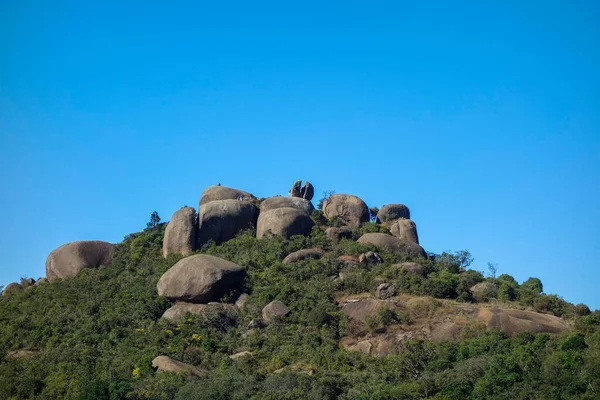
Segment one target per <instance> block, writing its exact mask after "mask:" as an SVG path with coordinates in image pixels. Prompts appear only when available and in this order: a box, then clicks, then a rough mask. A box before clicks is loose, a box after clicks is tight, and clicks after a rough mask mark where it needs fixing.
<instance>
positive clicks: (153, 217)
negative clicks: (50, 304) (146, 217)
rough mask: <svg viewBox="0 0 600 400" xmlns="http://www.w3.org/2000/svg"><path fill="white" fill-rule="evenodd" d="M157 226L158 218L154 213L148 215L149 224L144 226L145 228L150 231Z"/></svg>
mask: <svg viewBox="0 0 600 400" xmlns="http://www.w3.org/2000/svg"><path fill="white" fill-rule="evenodd" d="M158 224H160V217H159V216H158V213H157V212H156V211H152V214H151V215H150V222H148V223H147V224H146V228H148V229H152V228H154V227H155V226H156V225H158Z"/></svg>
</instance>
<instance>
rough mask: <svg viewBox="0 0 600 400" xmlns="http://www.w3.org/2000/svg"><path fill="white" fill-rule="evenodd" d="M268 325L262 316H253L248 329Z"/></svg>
mask: <svg viewBox="0 0 600 400" xmlns="http://www.w3.org/2000/svg"><path fill="white" fill-rule="evenodd" d="M265 326H267V323H266V322H265V320H264V319H262V318H252V320H251V321H250V322H249V323H248V329H261V328H264V327H265Z"/></svg>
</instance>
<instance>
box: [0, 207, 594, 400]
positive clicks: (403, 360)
mask: <svg viewBox="0 0 600 400" xmlns="http://www.w3.org/2000/svg"><path fill="white" fill-rule="evenodd" d="M313 218H314V219H315V220H317V221H318V222H319V224H323V223H335V221H323V219H322V216H321V215H320V213H319V212H318V211H316V212H315V213H314V214H313ZM381 229H382V227H380V226H379V225H377V224H374V223H370V224H367V225H365V226H363V227H362V228H361V232H358V231H357V232H356V234H357V235H358V234H360V233H364V232H369V231H378V230H381ZM163 235H164V224H160V223H158V221H157V219H156V216H153V221H151V223H149V224H148V227H147V228H146V229H145V230H144V231H142V232H139V233H135V234H132V235H129V236H127V237H126V238H125V239H124V241H123V242H122V243H121V244H120V245H119V251H118V253H117V255H116V257H115V259H114V261H113V263H112V264H111V265H110V266H108V267H106V268H101V269H98V270H85V271H84V272H83V273H81V274H80V275H78V276H77V277H76V278H74V279H69V280H64V281H57V282H54V283H52V284H47V285H40V286H34V287H31V288H28V289H27V290H23V291H20V292H17V293H12V294H10V295H8V296H3V297H2V298H0V359H2V360H3V361H2V362H0V398H1V399H26V398H40V399H111V400H113V399H114V400H116V399H179V400H184V399H207V400H208V399H212V400H215V399H274V400H275V399H336V398H341V399H422V398H431V399H437V400H442V399H443V400H451V399H468V398H471V399H598V398H600V312H599V311H595V312H590V310H589V309H588V308H587V307H586V306H584V305H578V306H574V305H572V304H569V303H567V302H565V301H563V300H562V299H561V298H560V297H557V296H554V295H546V294H543V293H542V291H543V287H542V283H541V282H540V281H539V279H536V278H531V279H529V280H527V281H526V282H524V283H523V284H521V285H519V284H518V283H517V282H516V281H515V280H514V279H513V278H512V277H511V276H509V275H506V274H503V275H500V276H499V277H497V278H494V279H495V281H496V283H497V285H498V288H499V291H498V301H501V302H506V303H512V304H513V305H515V306H525V307H530V308H532V309H535V310H537V311H542V312H548V313H553V314H555V315H557V316H561V317H563V318H566V319H568V320H571V321H572V323H573V329H572V331H571V332H569V333H567V334H563V335H559V336H549V335H547V334H539V335H533V334H529V333H523V334H519V335H517V336H516V337H513V338H510V337H508V336H506V335H505V334H504V333H502V332H500V331H486V330H465V331H464V332H463V333H462V335H461V339H460V340H458V341H447V342H441V343H433V342H429V341H422V340H411V341H408V342H407V343H406V344H405V348H404V349H403V351H402V352H401V353H400V354H399V355H395V356H389V357H385V358H378V357H370V356H367V355H365V354H362V353H359V352H350V351H347V350H345V349H344V348H343V347H342V346H341V345H340V339H341V338H342V337H343V336H345V335H347V334H349V333H351V332H350V331H353V332H355V331H356V330H357V329H358V330H359V331H360V330H361V329H363V330H365V331H367V330H369V329H372V326H365V327H362V328H361V327H358V328H357V327H356V326H352V324H351V323H350V321H349V320H348V319H347V317H345V316H344V315H343V314H342V313H341V312H340V311H339V309H338V307H337V305H336V302H335V298H336V297H337V296H338V295H340V294H341V293H362V292H372V291H373V290H374V288H375V287H376V285H377V283H376V282H377V280H376V279H375V278H378V277H385V278H386V279H387V280H388V281H393V282H394V283H395V285H396V286H397V287H398V288H399V290H400V291H401V292H402V293H411V294H415V295H428V296H433V297H437V298H446V299H455V301H457V302H463V301H470V302H472V301H475V299H473V297H472V294H471V293H470V292H469V290H468V289H469V288H470V287H471V286H473V285H474V284H476V283H478V282H481V281H484V280H490V279H492V278H486V277H484V275H483V274H482V273H481V272H477V271H473V270H466V268H467V267H468V266H469V264H470V261H471V258H470V255H469V254H468V252H464V251H463V252H457V253H454V254H449V253H443V254H441V255H437V256H435V257H432V258H431V259H429V260H418V261H419V262H420V263H421V264H422V265H424V267H425V270H426V273H427V274H426V277H420V276H418V275H410V274H407V273H405V271H400V270H398V269H395V268H392V267H391V265H392V264H394V263H396V262H399V261H404V258H403V256H402V255H401V254H395V253H387V252H381V255H382V257H383V259H384V260H385V262H384V263H383V264H379V265H373V266H370V267H365V268H361V269H360V270H358V271H356V272H355V273H353V274H351V275H350V276H349V277H347V278H346V279H344V280H340V279H337V280H336V279H332V277H334V276H336V275H337V274H338V273H339V272H340V270H341V269H342V268H344V267H343V265H342V264H341V263H339V262H337V261H336V257H337V256H339V255H342V254H359V253H361V252H364V251H366V250H369V249H370V248H369V247H368V246H362V245H360V244H358V243H357V242H355V241H352V240H342V241H340V242H338V243H335V244H331V243H328V241H327V240H326V238H325V235H324V232H323V229H322V227H319V226H317V227H315V228H314V230H313V233H312V235H311V236H310V237H307V238H305V237H293V238H292V240H289V241H286V240H283V239H280V238H278V237H271V238H268V239H262V240H257V239H256V238H254V237H253V236H252V234H251V233H244V234H241V235H239V236H238V237H237V238H236V239H234V240H231V241H229V242H227V243H224V244H222V245H219V246H215V245H214V244H209V245H206V246H204V247H203V248H202V249H201V252H203V253H207V254H212V255H216V256H219V257H223V258H226V259H228V260H231V261H234V262H236V263H238V264H241V265H246V266H247V267H248V277H247V280H246V282H245V284H244V287H243V288H241V289H242V290H243V291H245V292H247V293H250V298H249V301H248V303H247V306H246V307H245V308H244V309H243V311H242V312H241V313H240V315H239V317H235V316H232V315H228V314H227V313H225V312H223V313H220V312H216V313H214V314H209V315H207V316H191V315H188V316H187V317H185V318H184V319H183V320H182V321H180V322H179V323H178V324H172V323H169V322H166V321H164V320H160V317H161V315H162V313H163V312H164V311H165V310H166V309H167V308H168V307H170V303H169V302H168V301H167V300H165V299H163V298H159V297H158V295H157V290H156V283H157V281H158V279H159V278H160V276H161V275H162V274H163V273H164V272H165V271H166V270H167V269H168V268H169V267H170V266H172V265H173V264H175V263H176V262H177V261H178V260H179V259H180V257H178V256H170V257H169V258H167V259H164V258H163V257H162V256H161V245H162V238H163ZM308 247H323V248H325V249H327V250H328V253H327V255H326V256H325V257H323V258H322V259H320V260H305V261H300V262H298V263H295V264H292V265H285V264H283V263H282V262H281V260H282V259H283V258H284V257H285V256H286V255H287V254H289V253H290V252H292V251H295V250H299V249H302V248H308ZM237 294H238V293H236V292H232V293H228V294H227V295H226V296H225V298H224V299H223V301H231V300H234V299H235V298H236V296H237ZM273 299H278V300H281V301H283V302H284V303H285V304H286V305H287V306H288V307H289V308H290V309H291V314H290V315H289V316H288V317H287V318H286V319H285V320H281V321H277V322H275V323H272V324H270V325H269V326H268V327H266V328H264V329H261V330H257V331H254V332H251V333H248V331H247V329H246V326H247V324H248V322H249V321H250V320H251V319H252V318H254V317H256V316H258V315H260V310H261V309H262V307H263V306H264V305H265V304H267V303H268V302H269V301H271V300H273ZM481 300H485V299H481ZM376 317H377V318H378V320H377V321H375V324H376V325H377V324H378V325H382V326H385V325H389V324H394V323H396V322H402V323H408V324H410V319H409V318H407V317H406V316H402V315H397V314H395V313H381V314H380V315H378V316H376ZM405 317H406V318H405ZM18 349H28V350H34V351H39V353H38V354H36V355H33V356H28V357H13V356H11V352H13V351H15V350H18ZM241 350H249V351H251V352H252V353H253V357H251V358H245V359H240V360H238V361H233V360H231V359H230V358H229V355H231V354H233V353H235V352H238V351H241ZM158 355H168V356H171V357H173V358H175V359H177V360H181V361H184V362H186V363H190V364H193V365H195V366H197V367H198V368H200V369H201V370H203V371H205V373H204V375H203V376H202V377H201V378H195V377H186V376H182V375H175V374H171V373H156V372H155V371H154V370H153V368H152V367H151V360H152V359H153V358H154V357H156V356H158ZM286 366H287V367H288V368H287V369H285V370H284V372H282V373H276V374H274V373H273V372H274V371H275V370H278V369H280V368H282V367H286ZM307 370H311V371H314V373H313V374H307V373H305V372H306V371H307Z"/></svg>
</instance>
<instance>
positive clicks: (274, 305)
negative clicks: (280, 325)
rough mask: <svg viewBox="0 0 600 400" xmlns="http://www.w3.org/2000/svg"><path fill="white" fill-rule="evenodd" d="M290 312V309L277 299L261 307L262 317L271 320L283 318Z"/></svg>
mask: <svg viewBox="0 0 600 400" xmlns="http://www.w3.org/2000/svg"><path fill="white" fill-rule="evenodd" d="M289 313H290V309H289V308H287V307H286V305H285V304H283V303H282V302H281V301H279V300H273V301H272V302H270V303H269V304H267V305H266V306H265V307H264V308H263V309H262V319H263V320H264V321H265V322H271V321H272V320H274V319H276V318H283V317H285V316H286V315H288V314H289Z"/></svg>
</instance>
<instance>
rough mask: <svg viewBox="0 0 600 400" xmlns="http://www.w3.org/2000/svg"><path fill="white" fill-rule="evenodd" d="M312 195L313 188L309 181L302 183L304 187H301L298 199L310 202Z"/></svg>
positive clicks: (313, 193)
mask: <svg viewBox="0 0 600 400" xmlns="http://www.w3.org/2000/svg"><path fill="white" fill-rule="evenodd" d="M314 195H315V188H314V187H313V185H312V184H311V183H310V182H309V181H306V182H304V186H302V189H300V197H302V198H303V199H306V200H308V201H310V200H312V198H313V196H314Z"/></svg>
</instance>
